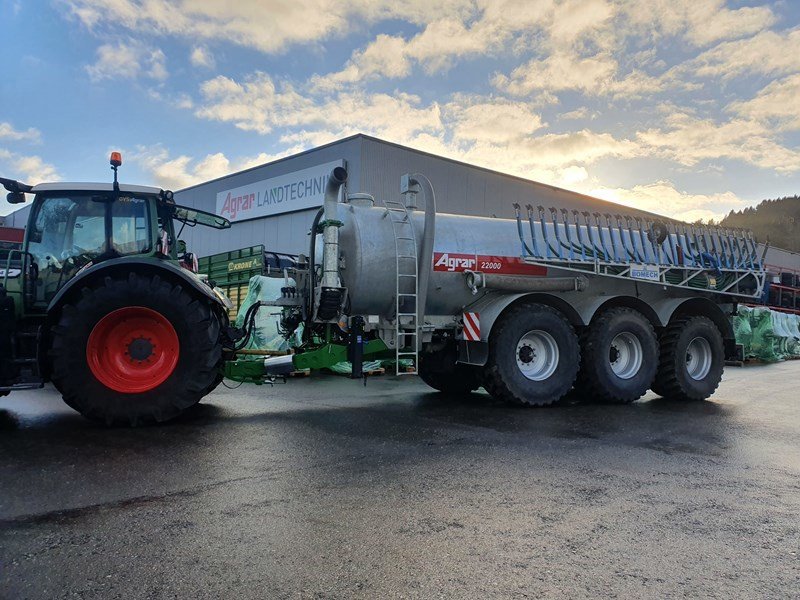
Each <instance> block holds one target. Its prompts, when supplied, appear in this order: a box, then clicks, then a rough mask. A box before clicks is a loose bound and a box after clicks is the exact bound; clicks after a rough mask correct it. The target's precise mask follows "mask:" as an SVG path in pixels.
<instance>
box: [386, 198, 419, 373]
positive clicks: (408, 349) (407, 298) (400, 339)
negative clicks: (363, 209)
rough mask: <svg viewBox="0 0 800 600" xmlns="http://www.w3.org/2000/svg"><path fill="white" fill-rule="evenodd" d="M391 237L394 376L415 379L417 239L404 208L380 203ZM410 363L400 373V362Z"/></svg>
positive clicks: (417, 356)
mask: <svg viewBox="0 0 800 600" xmlns="http://www.w3.org/2000/svg"><path fill="white" fill-rule="evenodd" d="M384 206H385V207H386V214H387V215H388V216H389V220H390V221H391V223H392V231H393V233H394V246H395V260H396V271H395V274H396V277H395V360H396V364H395V373H396V374H397V375H416V374H417V368H418V364H419V334H420V323H419V278H418V275H419V273H418V260H417V235H416V231H415V230H414V222H413V221H412V219H411V214H410V213H409V211H408V209H407V208H406V206H405V204H403V203H402V202H399V201H397V200H387V201H386V202H385V203H384ZM409 359H410V360H412V361H413V367H412V368H411V369H408V370H401V368H400V361H401V360H409Z"/></svg>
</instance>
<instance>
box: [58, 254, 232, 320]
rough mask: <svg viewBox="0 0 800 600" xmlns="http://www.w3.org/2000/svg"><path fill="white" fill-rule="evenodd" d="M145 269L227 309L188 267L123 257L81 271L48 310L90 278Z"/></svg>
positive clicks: (161, 261)
mask: <svg viewBox="0 0 800 600" xmlns="http://www.w3.org/2000/svg"><path fill="white" fill-rule="evenodd" d="M145 269H146V270H149V271H150V272H158V271H160V272H162V273H163V274H164V276H165V277H170V278H172V279H178V280H179V281H180V282H181V283H185V284H186V285H188V286H189V287H191V288H192V289H194V290H196V291H198V292H200V293H201V294H203V295H204V296H206V297H207V298H208V299H209V300H212V301H213V302H214V303H215V304H218V305H219V306H221V307H222V308H223V309H225V310H227V308H226V306H225V303H224V302H223V300H222V299H221V298H220V297H219V296H218V295H217V294H215V293H214V290H212V289H211V288H210V287H209V286H208V285H206V284H205V283H203V282H202V281H201V280H200V279H199V278H197V277H196V276H195V275H194V274H193V273H190V272H189V271H187V270H186V269H182V268H181V267H178V266H175V265H174V264H172V263H170V262H167V261H165V260H160V259H157V258H149V257H122V258H112V259H111V260H105V261H103V262H100V263H97V264H96V265H92V266H91V267H88V268H85V269H84V270H82V271H80V272H79V273H78V274H77V275H76V276H75V277H73V278H72V279H70V280H69V281H68V282H67V284H66V285H65V286H64V287H62V288H61V289H60V290H59V291H58V293H57V294H56V295H55V297H54V298H53V299H52V300H51V301H50V305H49V306H48V307H47V312H48V313H50V312H51V311H53V310H54V309H57V308H58V307H59V306H60V304H61V303H62V301H63V299H64V298H65V297H67V296H68V295H69V294H70V293H71V292H72V291H73V290H78V289H80V286H81V284H82V283H83V282H85V281H87V280H89V279H93V278H95V277H102V276H104V275H106V274H108V275H111V274H118V273H124V274H127V273H128V272H130V271H132V270H145Z"/></svg>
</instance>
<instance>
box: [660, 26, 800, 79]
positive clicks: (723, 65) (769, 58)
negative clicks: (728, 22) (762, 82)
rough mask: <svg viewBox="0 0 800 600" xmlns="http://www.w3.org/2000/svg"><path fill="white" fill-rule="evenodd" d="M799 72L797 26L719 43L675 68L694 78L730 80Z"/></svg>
mask: <svg viewBox="0 0 800 600" xmlns="http://www.w3.org/2000/svg"><path fill="white" fill-rule="evenodd" d="M798 71H800V29H795V30H791V31H786V32H782V33H778V32H775V31H761V32H759V33H758V34H756V35H754V36H752V37H749V38H746V39H741V40H736V41H732V42H724V43H721V44H719V45H717V46H715V47H713V48H711V49H710V50H707V51H705V52H703V53H701V54H699V55H698V56H697V57H695V58H693V59H691V60H688V61H687V62H685V63H684V64H682V65H680V66H678V67H676V69H675V72H676V73H678V74H682V75H684V76H691V77H694V78H698V79H699V78H708V77H720V78H722V79H724V80H729V79H732V78H734V77H739V76H742V75H750V74H762V75H781V74H788V73H796V72H798Z"/></svg>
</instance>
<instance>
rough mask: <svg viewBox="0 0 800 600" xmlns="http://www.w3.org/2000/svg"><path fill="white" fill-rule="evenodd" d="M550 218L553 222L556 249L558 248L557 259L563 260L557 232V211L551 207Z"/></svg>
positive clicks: (559, 236)
mask: <svg viewBox="0 0 800 600" xmlns="http://www.w3.org/2000/svg"><path fill="white" fill-rule="evenodd" d="M550 218H551V219H552V221H553V231H554V232H555V234H556V247H557V248H558V258H564V252H563V248H562V244H561V234H560V233H559V232H558V211H557V210H556V209H555V208H554V207H553V206H551V207H550Z"/></svg>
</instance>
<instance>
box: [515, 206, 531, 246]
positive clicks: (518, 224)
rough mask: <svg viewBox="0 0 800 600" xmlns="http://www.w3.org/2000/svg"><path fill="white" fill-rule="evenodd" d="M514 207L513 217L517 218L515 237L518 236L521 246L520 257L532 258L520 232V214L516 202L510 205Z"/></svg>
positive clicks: (523, 235)
mask: <svg viewBox="0 0 800 600" xmlns="http://www.w3.org/2000/svg"><path fill="white" fill-rule="evenodd" d="M512 206H513V207H514V215H515V216H516V218H517V235H518V236H519V241H520V244H522V256H523V257H526V256H532V255H533V252H531V249H530V247H528V242H526V241H525V234H524V233H523V231H522V214H521V213H520V206H519V204H517V203H516V202H514V204H512Z"/></svg>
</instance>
